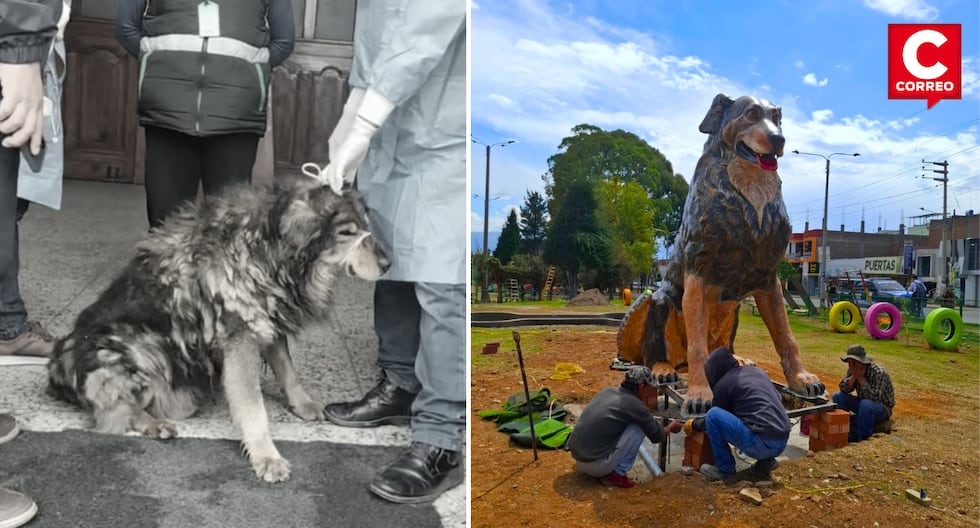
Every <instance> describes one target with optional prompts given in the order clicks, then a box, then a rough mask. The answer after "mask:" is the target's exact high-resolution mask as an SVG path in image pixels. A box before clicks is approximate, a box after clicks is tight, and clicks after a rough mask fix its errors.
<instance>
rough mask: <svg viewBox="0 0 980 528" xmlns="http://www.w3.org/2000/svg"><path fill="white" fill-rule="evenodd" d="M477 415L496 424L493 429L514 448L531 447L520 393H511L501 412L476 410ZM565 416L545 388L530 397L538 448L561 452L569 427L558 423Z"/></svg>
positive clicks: (524, 406)
mask: <svg viewBox="0 0 980 528" xmlns="http://www.w3.org/2000/svg"><path fill="white" fill-rule="evenodd" d="M476 415H477V416H479V417H480V418H483V419H484V420H490V421H493V422H496V423H498V424H500V425H499V426H498V427H497V430H498V431H500V432H502V433H504V434H509V435H510V439H511V441H512V442H514V443H515V444H517V445H520V446H523V447H531V426H530V422H529V420H528V416H527V398H526V397H525V396H524V393H523V392H519V393H517V394H514V395H513V396H511V397H510V398H507V401H506V402H504V404H503V405H502V408H501V409H489V410H485V411H479V412H477V413H476ZM567 415H568V413H567V412H566V411H565V408H564V407H562V405H561V403H559V402H558V400H556V399H554V397H552V395H551V391H550V390H549V389H548V388H542V389H540V390H538V391H537V392H535V393H533V394H531V418H532V419H533V420H534V433H535V436H536V437H537V440H538V445H539V446H542V447H550V448H551V449H561V448H563V447H565V442H567V441H568V435H570V434H571V433H572V428H571V427H570V426H568V425H566V424H564V423H562V420H564V419H565V417H566V416H567Z"/></svg>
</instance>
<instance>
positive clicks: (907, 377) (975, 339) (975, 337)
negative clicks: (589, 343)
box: [471, 301, 980, 397]
mask: <svg viewBox="0 0 980 528" xmlns="http://www.w3.org/2000/svg"><path fill="white" fill-rule="evenodd" d="M561 306H562V303H561V302H559V301H542V302H535V303H506V304H504V305H498V304H490V305H474V306H473V309H474V311H520V312H526V311H532V312H540V313H547V312H549V311H552V312H558V311H560V312H561V313H568V312H570V311H573V310H574V311H588V312H611V311H617V310H620V311H622V310H625V307H623V306H622V305H621V304H619V305H618V306H617V304H610V305H609V306H599V307H587V308H589V309H588V310H582V309H580V308H575V309H570V308H561ZM518 308H519V309H518ZM559 308H560V310H559ZM789 321H790V327H791V329H792V330H793V335H794V336H795V338H796V341H797V343H799V345H800V350H801V353H802V355H803V362H804V365H805V366H806V368H807V369H808V370H810V371H811V372H813V373H815V374H817V375H818V376H820V377H821V379H822V380H824V382H825V383H828V384H829V383H831V381H832V380H838V379H839V378H840V377H841V376H842V375H843V373H844V370H845V367H844V365H843V364H842V363H841V361H840V356H842V355H843V354H844V351H845V350H847V346H848V345H850V344H852V343H860V344H863V345H864V347H865V348H866V349H867V351H868V354H870V355H871V356H873V357H874V358H875V360H876V361H878V362H879V363H881V364H882V365H884V366H885V367H886V368H887V369H888V371H889V373H891V375H892V378H893V379H894V380H896V383H895V385H896V387H895V389H896V392H904V391H917V390H938V391H946V392H952V393H957V394H964V395H967V394H968V395H970V396H972V397H976V396H977V387H978V380H980V354H978V343H980V326H978V325H975V324H966V325H965V333H964V337H963V342H962V343H961V344H960V347H959V350H958V351H956V352H950V351H941V350H931V349H928V348H926V347H925V344H924V343H925V342H924V340H923V338H922V320H913V321H911V322H908V323H905V324H904V325H903V328H902V331H901V332H900V333H899V335H898V337H897V338H896V339H892V340H875V339H871V338H870V337H868V335H867V333H866V332H865V330H864V327H863V326H859V327H858V329H857V331H856V332H854V333H849V334H838V333H835V332H833V331H831V330H830V326H829V324H828V323H827V319H826V318H825V317H818V316H813V317H808V316H803V315H796V314H790V316H789ZM512 330H517V331H519V332H520V335H521V349H522V351H523V353H524V354H525V355H526V356H528V357H533V355H534V354H535V353H536V352H540V351H541V350H542V346H543V344H544V343H545V342H546V341H550V340H551V338H552V336H553V335H554V333H555V332H556V331H562V332H569V331H571V332H583V333H585V332H593V333H594V332H607V333H608V332H615V328H610V327H599V326H595V327H592V326H555V327H540V326H539V327H524V328H514V329H510V328H502V329H492V328H473V329H471V336H472V344H471V351H472V355H471V357H472V363H473V368H475V369H478V368H482V367H495V366H497V364H498V363H502V362H505V361H507V357H506V355H483V354H481V353H480V351H481V349H482V348H483V345H484V344H486V343H488V342H494V341H496V342H499V343H500V344H501V348H502V349H504V350H513V349H514V344H513V338H512ZM614 336H615V334H614V333H613V334H612V335H611V336H610V339H609V349H608V350H602V351H595V353H601V354H605V355H607V356H608V357H609V359H610V360H612V359H613V358H614V357H615V356H616V348H615V347H616V343H615V338H614ZM735 351H736V353H737V354H739V355H741V356H744V357H747V358H749V359H752V360H753V361H755V362H757V363H758V364H759V366H761V367H763V368H764V369H765V370H767V371H768V372H769V373H770V375H771V376H773V378H774V379H776V380H777V381H782V375H781V369H780V367H779V358H778V356H777V355H776V354H775V351H774V349H773V344H772V341H771V340H770V338H769V333H768V331H767V330H766V327H765V325H764V324H763V322H762V318H761V317H759V316H753V315H751V314H747V313H742V314H741V315H740V318H739V328H738V334H737V336H736V338H735ZM828 389H829V390H830V391H831V392H833V391H834V390H836V389H835V387H828ZM907 396H911V394H907Z"/></svg>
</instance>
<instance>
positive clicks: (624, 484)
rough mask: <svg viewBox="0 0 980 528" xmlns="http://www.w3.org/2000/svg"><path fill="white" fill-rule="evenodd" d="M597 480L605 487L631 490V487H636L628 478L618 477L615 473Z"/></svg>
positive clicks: (624, 476)
mask: <svg viewBox="0 0 980 528" xmlns="http://www.w3.org/2000/svg"><path fill="white" fill-rule="evenodd" d="M599 480H600V481H602V483H603V484H605V485H607V486H616V487H617V488H632V487H633V486H636V483H634V482H633V481H632V480H630V479H629V477H627V476H626V475H620V474H619V473H616V472H615V471H613V472H612V473H609V474H608V475H606V476H605V477H602V478H601V479H599Z"/></svg>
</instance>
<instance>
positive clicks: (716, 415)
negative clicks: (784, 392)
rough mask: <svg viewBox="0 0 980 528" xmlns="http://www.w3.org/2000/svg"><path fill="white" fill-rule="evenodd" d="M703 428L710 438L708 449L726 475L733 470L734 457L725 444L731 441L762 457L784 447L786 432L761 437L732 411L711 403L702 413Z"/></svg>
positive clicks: (779, 450)
mask: <svg viewBox="0 0 980 528" xmlns="http://www.w3.org/2000/svg"><path fill="white" fill-rule="evenodd" d="M704 422H705V429H706V430H707V434H708V438H709V439H710V440H711V453H712V454H713V455H714V456H715V467H717V468H718V470H719V471H721V472H722V473H725V474H726V475H732V474H734V473H735V457H733V456H732V450H731V448H730V447H728V444H731V445H733V446H735V447H737V448H739V449H741V450H742V452H743V453H745V454H746V455H748V456H750V457H752V458H754V459H756V460H762V459H765V458H776V457H777V456H779V454H780V453H782V452H783V450H784V449H786V443H787V441H789V433H788V432H787V434H786V437H785V438H783V439H781V440H773V439H763V438H762V437H761V436H759V435H758V434H757V433H755V432H753V431H752V430H750V429H749V428H748V426H746V425H745V423H743V422H742V420H740V419H739V418H738V417H737V416H735V415H734V414H732V413H730V412H728V411H726V410H724V409H722V408H720V407H712V408H711V409H709V410H708V414H706V415H705V417H704Z"/></svg>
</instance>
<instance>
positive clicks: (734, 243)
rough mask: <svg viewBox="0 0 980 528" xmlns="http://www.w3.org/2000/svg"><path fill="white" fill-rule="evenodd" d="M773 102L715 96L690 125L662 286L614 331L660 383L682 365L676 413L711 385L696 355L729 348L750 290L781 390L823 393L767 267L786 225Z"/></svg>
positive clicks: (772, 268)
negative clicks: (690, 172)
mask: <svg viewBox="0 0 980 528" xmlns="http://www.w3.org/2000/svg"><path fill="white" fill-rule="evenodd" d="M781 118H782V116H781V110H780V108H779V107H777V106H774V105H772V104H771V103H769V102H766V101H762V100H759V99H756V98H755V97H748V96H746V97H740V98H738V99H734V100H733V99H732V98H730V97H728V96H727V95H725V94H718V95H717V96H715V99H714V101H713V102H712V104H711V109H710V110H708V115H707V116H705V118H704V121H703V122H702V123H701V126H700V127H699V130H701V132H703V133H705V134H708V135H709V137H708V140H707V142H706V143H705V145H704V152H703V153H702V155H701V158H700V159H699V160H698V164H697V168H696V169H695V172H694V178H693V180H692V181H691V187H690V192H689V193H688V195H687V201H686V202H685V204H684V216H683V219H682V222H681V227H680V231H679V232H678V235H677V239H676V241H675V247H676V248H677V250H676V251H675V252H674V254H673V256H672V257H671V261H670V263H669V265H668V268H667V276H666V280H665V281H664V283H663V285H662V286H661V287H660V288H659V289H658V290H657V291H656V292H654V293H652V294H645V295H643V296H641V297H640V298H639V299H637V301H636V302H635V303H634V304H633V306H631V308H630V310H629V311H628V312H627V314H626V316H625V317H624V318H623V323H622V325H621V326H620V329H619V335H618V336H617V349H618V353H619V357H620V359H621V360H625V361H630V362H633V363H640V362H642V363H643V364H644V365H647V366H649V367H650V369H651V371H652V372H653V375H654V378H655V379H657V380H658V382H660V383H665V382H674V381H677V380H678V379H679V378H678V375H677V369H682V368H683V367H685V366H686V367H687V371H688V373H689V374H690V377H689V380H688V382H689V384H688V390H687V395H686V396H685V399H684V403H683V405H682V409H681V410H682V412H684V413H686V414H688V415H700V414H704V413H706V412H707V411H708V409H710V408H711V399H712V394H711V389H710V388H709V387H708V382H707V379H706V378H705V374H704V360H705V359H706V358H707V356H708V354H709V353H710V352H711V351H712V350H714V349H716V348H718V347H722V346H724V347H728V348H729V349H730V350H734V348H733V344H734V341H735V332H736V330H737V328H738V309H739V303H740V302H741V300H742V299H744V298H746V297H748V296H749V295H752V296H753V297H755V301H756V305H757V306H758V308H759V313H760V314H761V316H762V319H763V321H764V322H765V324H766V328H767V329H768V330H769V335H770V337H771V338H772V341H773V344H774V345H775V347H776V352H777V353H778V354H779V357H780V363H781V364H782V367H783V373H784V374H785V376H786V381H787V384H788V386H789V389H790V390H792V391H794V392H796V393H798V394H801V395H804V396H807V397H815V396H822V395H824V394H825V387H824V384H823V383H821V382H820V380H819V379H818V378H817V377H816V376H815V375H813V374H811V373H809V372H807V371H806V370H805V369H804V368H803V363H802V360H801V358H800V350H799V346H798V345H797V343H796V339H795V338H794V337H793V333H792V331H791V330H790V327H789V320H788V318H787V316H786V309H785V307H784V306H783V294H782V286H781V284H780V281H779V276H778V274H777V271H776V270H777V267H778V265H779V262H780V260H782V258H783V256H784V255H785V253H786V246H787V244H788V243H789V237H790V233H791V226H790V221H789V217H788V215H787V214H786V206H785V204H784V203H783V198H782V194H781V192H780V187H781V181H780V179H779V175H778V174H777V173H776V168H777V161H776V160H777V158H778V157H780V156H782V155H783V145H784V144H785V142H786V140H785V139H784V138H783V135H782V130H781V128H780V121H781Z"/></svg>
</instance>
